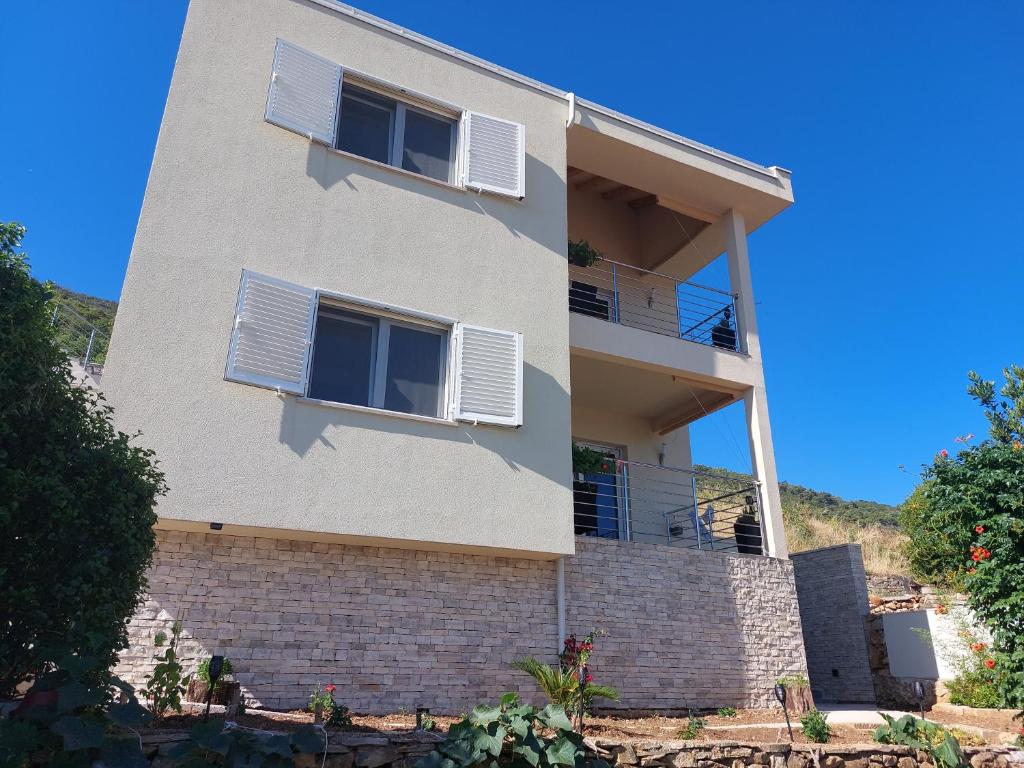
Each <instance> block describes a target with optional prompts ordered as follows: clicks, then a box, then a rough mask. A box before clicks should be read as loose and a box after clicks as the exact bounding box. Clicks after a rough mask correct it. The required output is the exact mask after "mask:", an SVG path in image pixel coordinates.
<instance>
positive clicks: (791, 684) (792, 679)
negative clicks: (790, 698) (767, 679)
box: [775, 675, 810, 688]
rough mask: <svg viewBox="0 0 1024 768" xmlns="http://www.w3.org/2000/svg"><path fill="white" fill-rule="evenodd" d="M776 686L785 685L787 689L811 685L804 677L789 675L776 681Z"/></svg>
mask: <svg viewBox="0 0 1024 768" xmlns="http://www.w3.org/2000/svg"><path fill="white" fill-rule="evenodd" d="M775 684H776V685H783V686H785V687H786V688H800V687H801V686H807V685H810V682H809V681H808V680H807V678H806V677H804V676H803V675H787V676H786V677H780V678H779V679H778V680H776V681H775Z"/></svg>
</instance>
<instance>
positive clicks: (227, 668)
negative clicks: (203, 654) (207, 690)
mask: <svg viewBox="0 0 1024 768" xmlns="http://www.w3.org/2000/svg"><path fill="white" fill-rule="evenodd" d="M234 671H235V670H234V668H233V667H232V666H231V659H229V658H228V657H227V656H225V657H224V666H223V667H222V668H221V670H220V677H218V678H217V682H220V681H221V680H227V679H228V678H230V677H231V673H232V672H234ZM195 676H196V677H197V678H198V679H200V680H202V681H203V682H204V683H206V684H207V685H209V684H210V660H209V659H203V660H202V661H200V662H199V666H198V667H196V674H195Z"/></svg>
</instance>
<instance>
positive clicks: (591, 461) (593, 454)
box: [572, 443, 615, 475]
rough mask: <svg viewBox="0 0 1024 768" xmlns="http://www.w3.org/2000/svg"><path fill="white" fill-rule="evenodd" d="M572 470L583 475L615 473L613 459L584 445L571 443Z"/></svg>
mask: <svg viewBox="0 0 1024 768" xmlns="http://www.w3.org/2000/svg"><path fill="white" fill-rule="evenodd" d="M572 471H573V472H579V473H580V474H583V475H608V474H615V459H612V458H609V457H608V456H606V455H605V454H604V453H602V452H601V451H597V450H595V449H593V448H587V447H586V446H585V445H577V444H576V443H573V444H572Z"/></svg>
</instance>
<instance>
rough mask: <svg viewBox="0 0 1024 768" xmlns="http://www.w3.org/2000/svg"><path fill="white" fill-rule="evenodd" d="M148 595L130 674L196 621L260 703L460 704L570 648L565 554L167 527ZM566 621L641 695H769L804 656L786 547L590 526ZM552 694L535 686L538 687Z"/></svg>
mask: <svg viewBox="0 0 1024 768" xmlns="http://www.w3.org/2000/svg"><path fill="white" fill-rule="evenodd" d="M157 539H158V547H157V553H156V555H155V559H154V563H153V567H152V570H151V572H150V577H149V581H150V589H149V595H148V597H147V600H146V602H145V604H144V605H143V606H142V608H141V609H140V610H139V611H138V613H137V615H136V616H135V618H134V619H133V620H132V623H131V627H130V633H131V638H132V647H131V648H130V649H129V650H128V651H126V652H125V653H124V654H122V657H121V665H120V667H119V668H118V670H117V672H118V674H120V675H122V676H123V677H125V678H126V679H127V680H129V682H131V683H133V684H135V685H139V684H141V683H142V682H143V679H144V677H145V675H147V674H148V673H149V672H150V671H151V670H152V666H153V653H154V650H153V647H152V638H153V636H154V635H155V634H156V633H157V632H158V631H160V630H164V631H166V630H167V629H168V628H169V626H170V623H171V619H172V618H176V619H179V620H181V621H182V623H183V624H184V627H185V637H184V639H183V641H182V644H181V652H182V655H183V658H184V659H185V660H186V662H187V663H188V664H189V665H193V664H195V663H197V662H198V661H199V660H200V659H201V658H203V657H205V656H209V655H210V654H211V653H214V652H216V653H222V654H225V655H227V656H228V657H229V658H230V659H231V661H232V663H233V665H234V669H235V677H236V679H238V680H239V682H241V684H242V690H243V695H244V696H245V697H246V699H247V700H249V701H250V702H251V703H253V704H256V705H262V706H264V707H269V708H274V709H283V708H294V707H300V706H303V705H304V704H305V703H306V701H307V700H308V697H309V694H310V692H311V691H312V689H313V687H314V686H315V685H316V683H318V682H319V683H323V684H326V683H334V684H335V685H337V686H338V689H339V700H341V701H343V702H344V703H345V704H347V705H348V706H349V707H351V708H352V709H353V710H354V711H357V712H366V713H384V712H389V711H396V710H399V709H406V710H411V709H414V708H415V707H417V706H426V707H429V708H430V709H431V710H432V711H434V712H438V713H445V712H448V713H453V714H454V713H458V712H464V711H467V710H468V709H469V708H471V707H472V706H474V705H476V704H478V703H481V702H483V701H486V700H496V699H497V698H498V696H499V695H500V694H501V693H502V692H504V691H508V690H517V691H520V692H525V694H526V695H525V698H527V699H529V698H531V696H530V693H531V691H534V690H535V689H534V684H533V683H532V681H530V680H529V679H528V678H527V677H526V676H525V675H523V673H520V672H517V671H514V670H511V669H510V668H509V666H508V664H509V662H510V661H512V659H514V658H517V657H521V656H535V657H537V658H540V659H543V660H545V661H548V662H552V663H554V662H555V661H556V658H555V652H556V649H557V648H558V646H559V640H558V637H557V632H558V630H557V613H556V606H555V602H556V597H555V583H556V576H555V569H556V566H555V562H554V561H537V560H523V559H515V558H506V557H486V556H481V555H466V554H453V553H444V552H424V551H415V550H403V549H389V548H378V547H359V546H349V545H341V544H326V543H315V542H309V541H291V540H285V539H269V538H253V537H241V536H233V535H227V534H213V533H183V532H176V531H158V537H157ZM577 546H578V549H577V554H576V556H574V557H572V558H569V559H567V561H566V593H567V603H568V610H567V620H568V629H569V631H574V632H577V633H579V634H584V633H586V632H587V631H589V630H590V629H591V628H597V629H601V630H604V631H606V632H607V634H606V635H605V636H603V637H601V638H600V639H599V641H598V642H599V644H598V651H597V653H596V654H595V657H594V659H595V664H594V671H595V673H596V674H597V676H598V679H599V680H600V681H601V682H604V683H608V684H611V685H615V686H616V687H618V688H619V689H620V690H621V691H622V694H623V697H622V702H621V704H620V705H619V706H621V707H623V708H627V709H662V710H666V709H667V710H680V709H685V708H688V707H718V706H726V705H730V706H750V705H758V704H765V703H769V701H770V699H769V697H770V696H771V686H772V684H773V683H774V681H775V678H776V677H778V676H779V675H783V674H800V673H804V672H805V671H806V667H805V665H804V660H803V646H802V640H801V635H800V619H799V615H798V610H797V602H796V591H795V587H794V584H793V568H792V565H791V564H790V563H789V562H787V561H781V560H773V559H769V558H760V557H751V556H745V555H727V554H723V553H709V552H697V551H693V550H684V549H678V548H670V547H665V546H657V545H652V544H632V543H627V542H618V541H604V540H598V539H589V538H580V539H578V540H577ZM534 698H535V700H539V696H535V697H534Z"/></svg>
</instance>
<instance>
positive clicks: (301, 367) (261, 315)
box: [224, 270, 317, 395]
mask: <svg viewBox="0 0 1024 768" xmlns="http://www.w3.org/2000/svg"><path fill="white" fill-rule="evenodd" d="M316 307H317V297H316V290H315V289H313V288H305V287H303V286H301V285H295V284H294V283H286V282H285V281H284V280H278V279H277V278H274V277H268V276H267V275H261V274H259V273H257V272H250V271H249V270H244V271H243V272H242V285H241V287H240V288H239V290H238V307H237V309H236V311H235V327H234V330H233V331H232V333H231V346H230V347H229V348H228V364H227V370H226V371H225V373H224V378H225V379H228V380H230V381H239V382H242V383H245V384H253V385H255V386H257V387H268V388H270V389H277V390H280V391H281V392H290V393H292V394H296V395H301V394H304V393H305V391H306V377H307V374H308V371H309V348H310V345H311V343H312V338H313V322H314V320H315V318H316Z"/></svg>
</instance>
